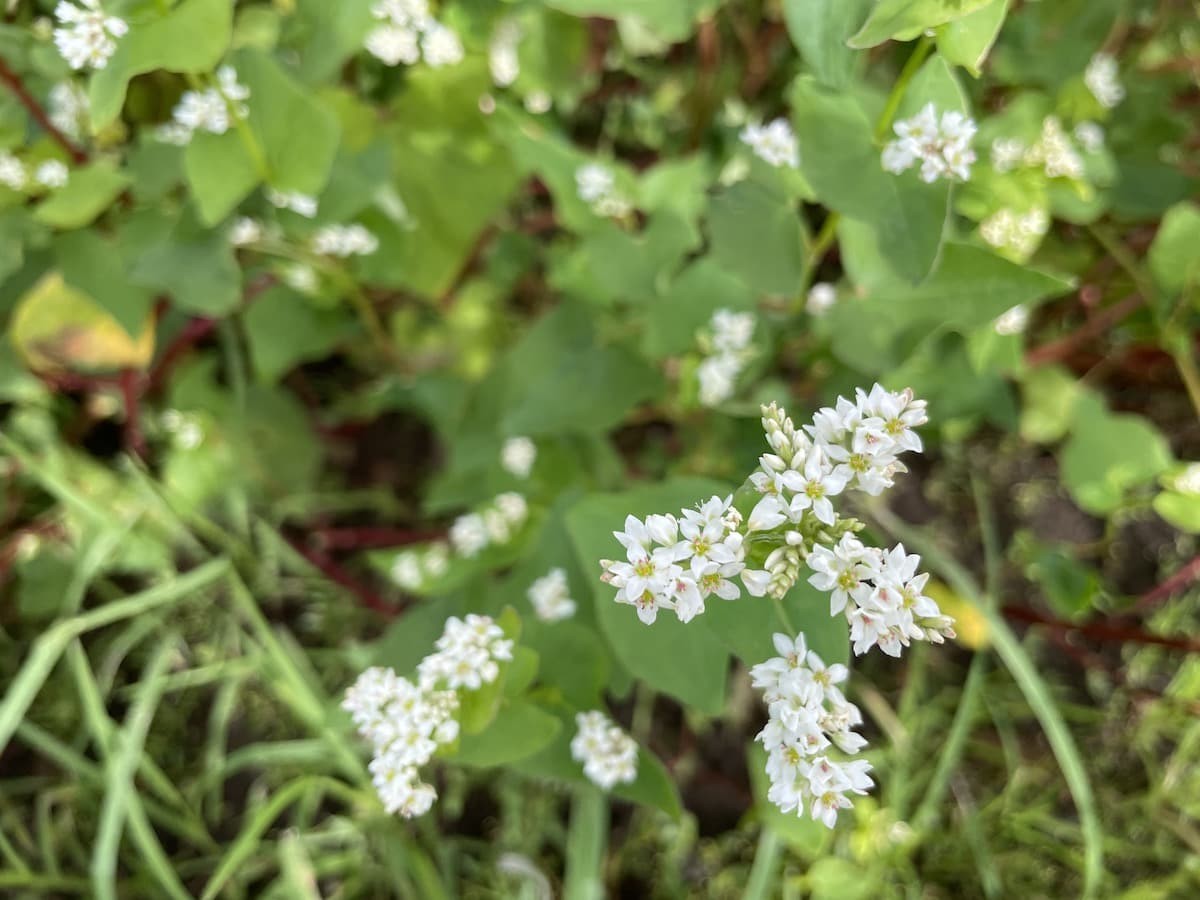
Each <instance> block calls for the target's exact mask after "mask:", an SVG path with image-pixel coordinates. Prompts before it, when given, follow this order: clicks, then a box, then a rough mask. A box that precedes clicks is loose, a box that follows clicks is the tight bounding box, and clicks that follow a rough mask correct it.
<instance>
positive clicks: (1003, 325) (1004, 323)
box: [992, 303, 1029, 335]
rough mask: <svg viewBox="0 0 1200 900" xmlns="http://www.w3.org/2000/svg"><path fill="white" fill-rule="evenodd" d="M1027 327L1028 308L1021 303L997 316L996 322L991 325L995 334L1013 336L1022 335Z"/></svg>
mask: <svg viewBox="0 0 1200 900" xmlns="http://www.w3.org/2000/svg"><path fill="white" fill-rule="evenodd" d="M1028 325H1029V307H1028V306H1025V305H1024V304H1023V303H1018V304H1017V305H1016V306H1014V307H1012V308H1010V309H1008V310H1006V311H1005V312H1004V313H1002V314H1001V315H1000V316H998V317H997V318H996V321H995V322H993V323H992V329H993V330H994V331H995V332H996V334H1001V335H1014V334H1022V333H1024V331H1025V329H1026V327H1027V326H1028Z"/></svg>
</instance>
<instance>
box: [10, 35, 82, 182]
mask: <svg viewBox="0 0 1200 900" xmlns="http://www.w3.org/2000/svg"><path fill="white" fill-rule="evenodd" d="M0 81H3V82H4V84H5V85H7V86H8V89H9V90H10V91H12V92H13V94H14V95H15V96H16V98H17V100H19V101H20V103H21V105H22V106H24V107H25V108H26V109H27V110H29V114H30V115H31V116H33V118H34V121H36V122H37V123H38V125H40V126H41V127H42V130H43V131H45V132H46V134H48V135H50V137H51V139H53V141H54V142H55V143H56V144H58V145H59V146H60V147H62V148H63V150H65V151H66V152H67V154H68V155H69V156H70V157H71V159H72V160H73V161H74V162H75V163H76V164H83V163H85V162H87V161H88V154H87V151H86V150H84V149H83V148H82V147H80V146H79V145H78V144H76V143H75V142H74V141H72V140H71V139H70V138H69V137H67V136H66V135H65V134H63V133H62V131H61V130H60V129H59V128H58V126H57V125H55V124H54V123H53V122H51V121H50V116H48V115H47V114H46V110H45V109H44V108H43V107H42V104H41V103H39V102H38V100H37V98H36V97H34V96H33V94H31V93H29V90H28V89H27V88H26V87H25V82H24V81H22V80H21V76H20V75H18V74H17V73H16V72H14V71H13V70H12V69H10V68H9V66H8V63H7V62H5V61H4V60H3V59H0Z"/></svg>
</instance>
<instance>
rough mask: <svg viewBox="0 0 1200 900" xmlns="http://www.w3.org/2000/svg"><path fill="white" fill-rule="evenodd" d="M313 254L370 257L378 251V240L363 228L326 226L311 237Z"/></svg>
mask: <svg viewBox="0 0 1200 900" xmlns="http://www.w3.org/2000/svg"><path fill="white" fill-rule="evenodd" d="M311 244H312V249H313V252H314V253H319V254H321V255H322V256H338V257H343V258H345V257H348V256H370V255H371V254H372V253H374V252H375V251H376V250H378V249H379V239H378V238H376V237H375V235H374V234H372V233H371V232H370V231H368V230H367V229H366V228H365V227H364V226H362V225H359V224H358V223H357V222H355V223H354V224H352V225H326V226H324V227H323V228H319V229H317V231H316V233H315V234H313V236H312V241H311Z"/></svg>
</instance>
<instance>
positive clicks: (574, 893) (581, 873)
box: [563, 787, 608, 900]
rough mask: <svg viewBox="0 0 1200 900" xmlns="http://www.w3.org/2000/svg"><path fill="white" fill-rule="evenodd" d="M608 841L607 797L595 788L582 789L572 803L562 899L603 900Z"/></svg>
mask: <svg viewBox="0 0 1200 900" xmlns="http://www.w3.org/2000/svg"><path fill="white" fill-rule="evenodd" d="M607 842H608V800H607V799H606V798H605V796H604V794H602V793H600V791H598V790H596V789H595V788H592V787H586V788H580V789H579V790H578V791H577V792H576V793H575V800H574V802H573V803H572V804H571V826H570V830H569V831H568V832H567V871H566V876H565V878H564V883H563V900H600V898H601V897H603V896H604V848H605V845H606V844H607Z"/></svg>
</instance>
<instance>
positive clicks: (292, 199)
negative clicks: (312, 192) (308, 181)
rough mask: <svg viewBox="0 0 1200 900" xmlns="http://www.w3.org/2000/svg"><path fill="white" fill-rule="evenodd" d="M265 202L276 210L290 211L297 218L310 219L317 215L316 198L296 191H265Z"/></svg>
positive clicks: (269, 189)
mask: <svg viewBox="0 0 1200 900" xmlns="http://www.w3.org/2000/svg"><path fill="white" fill-rule="evenodd" d="M267 200H268V201H269V202H270V203H271V205H272V206H274V207H276V208H277V209H290V210H291V211H292V212H294V213H296V215H298V216H304V218H306V219H311V218H312V217H313V216H315V215H316V214H317V198H316V197H310V196H308V195H307V194H301V193H298V192H296V191H277V190H275V189H274V188H268V189H267Z"/></svg>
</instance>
